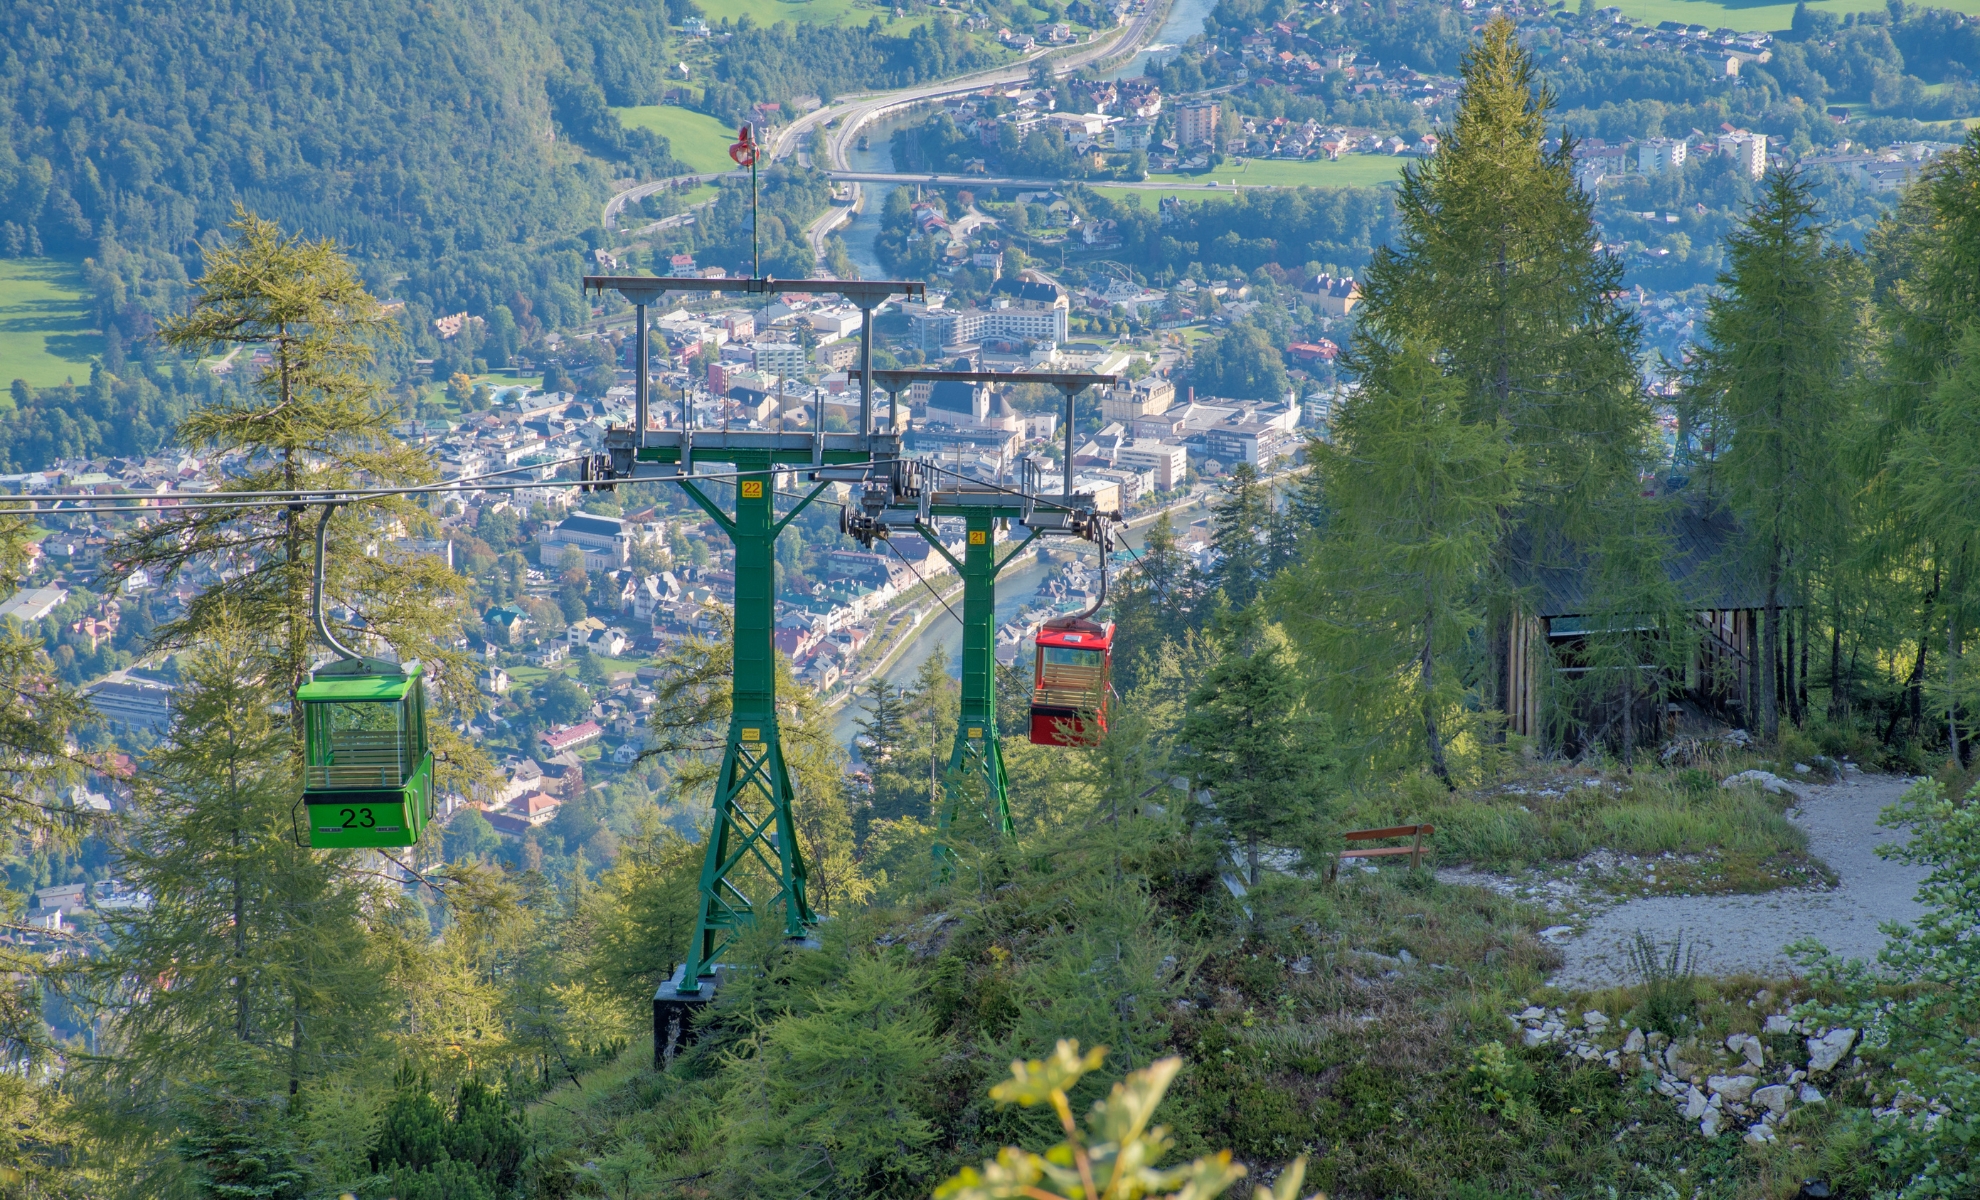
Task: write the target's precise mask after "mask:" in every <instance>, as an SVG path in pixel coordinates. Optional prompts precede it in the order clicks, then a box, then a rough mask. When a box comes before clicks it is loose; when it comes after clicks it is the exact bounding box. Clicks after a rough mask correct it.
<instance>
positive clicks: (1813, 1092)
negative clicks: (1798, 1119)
mask: <svg viewBox="0 0 1980 1200" xmlns="http://www.w3.org/2000/svg"><path fill="white" fill-rule="evenodd" d="M1798 1099H1799V1100H1800V1101H1801V1102H1802V1103H1803V1104H1820V1103H1822V1093H1821V1091H1820V1090H1819V1089H1818V1088H1816V1086H1815V1085H1814V1084H1812V1083H1804V1084H1802V1085H1801V1095H1800V1096H1799V1097H1798Z"/></svg>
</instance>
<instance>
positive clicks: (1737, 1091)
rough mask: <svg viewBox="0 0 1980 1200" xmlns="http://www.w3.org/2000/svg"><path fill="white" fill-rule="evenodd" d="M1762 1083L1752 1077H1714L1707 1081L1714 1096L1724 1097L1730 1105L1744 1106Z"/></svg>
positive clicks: (1706, 1084) (1706, 1083) (1707, 1085)
mask: <svg viewBox="0 0 1980 1200" xmlns="http://www.w3.org/2000/svg"><path fill="white" fill-rule="evenodd" d="M1759 1085H1760V1081H1759V1080H1758V1079H1755V1078H1754V1077H1753V1076H1751V1075H1714V1076H1712V1077H1711V1078H1710V1079H1707V1080H1706V1081H1705V1086H1706V1087H1707V1088H1709V1089H1710V1090H1711V1092H1712V1094H1714V1095H1716V1096H1720V1097H1723V1098H1724V1099H1725V1101H1726V1103H1728V1104H1743V1103H1745V1102H1746V1098H1747V1097H1748V1096H1751V1095H1752V1094H1753V1089H1754V1088H1756V1087H1758V1086H1759Z"/></svg>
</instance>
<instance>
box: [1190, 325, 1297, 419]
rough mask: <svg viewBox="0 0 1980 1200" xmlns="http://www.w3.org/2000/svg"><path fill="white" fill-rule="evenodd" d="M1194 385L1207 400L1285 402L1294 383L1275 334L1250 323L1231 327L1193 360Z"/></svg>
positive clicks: (1192, 376) (1191, 383)
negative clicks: (1287, 392)
mask: <svg viewBox="0 0 1980 1200" xmlns="http://www.w3.org/2000/svg"><path fill="white" fill-rule="evenodd" d="M1189 379H1190V385H1191V386H1192V387H1194V388H1195V389H1196V390H1197V391H1198V392H1199V393H1201V394H1202V395H1203V396H1205V397H1206V398H1209V397H1217V396H1228V397H1230V398H1232V399H1235V400H1282V399H1284V398H1285V394H1286V389H1287V388H1288V386H1289V385H1290V381H1289V380H1288V379H1287V377H1286V364H1285V360H1284V359H1283V358H1282V357H1280V355H1279V347H1277V346H1275V345H1273V344H1272V338H1271V335H1270V334H1268V333H1267V332H1266V331H1265V330H1263V329H1261V328H1259V327H1258V326H1257V325H1255V324H1252V323H1250V322H1240V323H1238V324H1236V325H1233V326H1231V328H1230V330H1229V331H1228V332H1226V333H1225V334H1224V335H1223V336H1221V337H1219V338H1216V339H1215V340H1213V341H1211V342H1208V343H1206V344H1205V345H1203V346H1202V347H1201V348H1199V349H1198V350H1197V352H1196V356H1195V357H1194V358H1192V359H1191V360H1190V367H1189Z"/></svg>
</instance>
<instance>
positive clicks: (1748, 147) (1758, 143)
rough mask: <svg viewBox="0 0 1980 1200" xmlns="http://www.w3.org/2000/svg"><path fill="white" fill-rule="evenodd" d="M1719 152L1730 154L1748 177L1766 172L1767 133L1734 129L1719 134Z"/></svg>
mask: <svg viewBox="0 0 1980 1200" xmlns="http://www.w3.org/2000/svg"><path fill="white" fill-rule="evenodd" d="M1719 153H1721V154H1726V155H1731V156H1732V158H1733V161H1735V162H1737V163H1738V164H1739V165H1740V167H1741V169H1743V170H1744V171H1745V172H1746V177H1747V178H1748V179H1758V178H1760V177H1761V176H1762V175H1765V174H1766V173H1767V135H1766V134H1764V133H1751V132H1748V131H1747V130H1744V129H1735V130H1733V131H1732V132H1731V133H1722V134H1720V135H1719Z"/></svg>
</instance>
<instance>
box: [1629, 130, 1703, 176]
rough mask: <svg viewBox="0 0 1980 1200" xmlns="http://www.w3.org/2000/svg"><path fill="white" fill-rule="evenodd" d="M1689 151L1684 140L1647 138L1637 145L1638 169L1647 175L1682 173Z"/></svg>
mask: <svg viewBox="0 0 1980 1200" xmlns="http://www.w3.org/2000/svg"><path fill="white" fill-rule="evenodd" d="M1689 150H1690V148H1689V147H1688V146H1686V145H1685V143H1684V139H1683V138H1664V137H1659V138H1645V139H1643V140H1642V141H1640V142H1638V143H1636V169H1637V170H1639V171H1641V172H1643V173H1644V174H1645V175H1660V174H1663V173H1664V172H1666V171H1682V170H1683V169H1684V159H1685V155H1686V154H1687V153H1688V152H1689Z"/></svg>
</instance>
